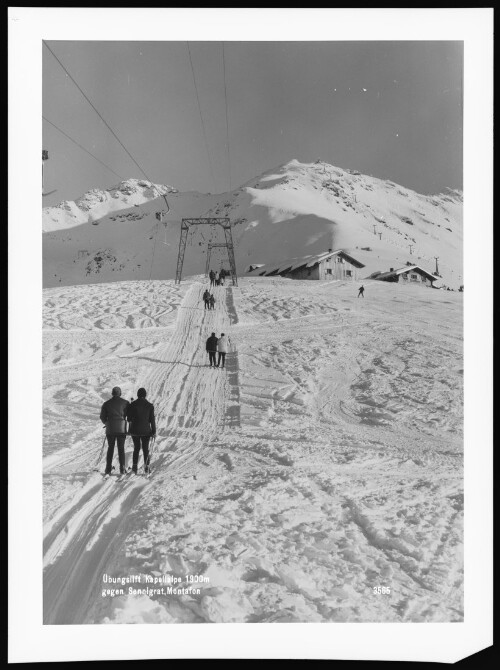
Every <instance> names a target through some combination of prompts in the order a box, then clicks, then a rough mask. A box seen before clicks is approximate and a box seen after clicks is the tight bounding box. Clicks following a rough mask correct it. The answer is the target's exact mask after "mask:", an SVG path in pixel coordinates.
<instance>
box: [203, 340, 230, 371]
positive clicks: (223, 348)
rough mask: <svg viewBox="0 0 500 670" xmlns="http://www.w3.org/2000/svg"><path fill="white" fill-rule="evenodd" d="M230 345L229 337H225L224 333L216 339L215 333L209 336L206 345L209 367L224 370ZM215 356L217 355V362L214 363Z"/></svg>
mask: <svg viewBox="0 0 500 670" xmlns="http://www.w3.org/2000/svg"><path fill="white" fill-rule="evenodd" d="M230 344H231V340H230V339H229V336H228V335H225V334H224V333H221V336H220V337H216V335H215V333H212V334H211V335H210V337H209V338H208V340H207V343H206V350H207V353H208V361H209V365H210V367H214V368H218V367H221V368H222V369H224V365H225V362H226V354H227V352H228V349H229V345H230ZM216 354H219V357H218V360H217V362H216V361H215V358H216Z"/></svg>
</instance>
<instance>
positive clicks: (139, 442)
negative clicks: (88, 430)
mask: <svg viewBox="0 0 500 670" xmlns="http://www.w3.org/2000/svg"><path fill="white" fill-rule="evenodd" d="M121 395H122V391H121V388H120V387H119V386H115V387H114V388H113V390H112V391H111V398H110V399H109V400H106V402H105V403H103V405H102V407H101V414H100V418H101V421H102V423H103V424H104V425H105V426H106V439H107V442H108V451H107V453H106V469H105V471H104V474H105V475H110V474H111V466H112V462H113V452H114V450H115V443H116V444H117V446H118V461H119V463H120V474H124V473H125V439H126V437H127V435H131V436H132V441H133V443H134V453H133V455H132V472H134V473H135V474H137V463H138V461H139V453H140V450H141V446H142V453H143V456H144V472H145V473H146V474H149V471H150V468H149V461H150V454H149V441H150V439H151V438H152V437H155V436H156V421H155V413H154V406H153V404H152V403H150V402H149V401H147V400H146V395H147V393H146V389H144V388H140V389H139V390H138V391H137V400H132V401H131V402H128V401H127V400H125V399H124V398H122V397H121ZM127 421H128V422H129V427H128V431H127Z"/></svg>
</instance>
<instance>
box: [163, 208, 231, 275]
mask: <svg viewBox="0 0 500 670" xmlns="http://www.w3.org/2000/svg"><path fill="white" fill-rule="evenodd" d="M199 225H208V226H213V225H219V226H222V229H223V230H224V235H225V239H226V242H225V243H224V244H222V245H220V246H223V247H226V248H227V255H228V257H229V267H230V270H231V278H232V280H233V286H238V278H237V276H236V261H235V259H234V245H233V236H232V233H231V221H230V220H229V218H228V217H220V218H218V217H209V218H206V217H201V218H196V219H182V223H181V236H180V239H179V253H178V255H177V270H176V273H175V283H176V284H180V283H181V278H182V266H183V264H184V255H185V253H186V243H187V238H188V233H189V228H190V226H199ZM210 246H212V247H213V246H218V245H215V244H209V247H210Z"/></svg>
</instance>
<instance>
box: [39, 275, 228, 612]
mask: <svg viewBox="0 0 500 670" xmlns="http://www.w3.org/2000/svg"><path fill="white" fill-rule="evenodd" d="M204 288H205V287H204V286H202V285H201V284H198V283H196V284H193V285H192V286H191V287H190V289H189V290H188V292H187V293H186V295H185V297H184V300H183V302H182V304H181V305H180V307H179V312H178V317H177V321H176V325H175V330H174V332H173V335H172V337H171V339H170V341H169V342H168V343H166V344H165V345H163V346H160V347H159V348H158V349H157V350H156V351H155V362H154V365H147V366H144V368H143V371H142V372H140V373H139V375H138V377H137V379H136V381H135V386H136V388H138V387H140V386H144V387H145V388H146V389H147V391H148V398H149V399H150V400H151V401H152V402H153V403H154V404H155V411H156V417H157V438H156V442H157V444H156V446H155V452H156V453H155V456H154V460H153V461H152V467H153V469H154V475H153V478H152V479H151V480H146V479H144V478H140V477H132V478H127V479H125V480H123V481H122V482H115V481H113V478H110V479H109V480H107V481H106V482H102V480H101V477H100V475H95V476H93V477H91V479H90V481H89V482H88V483H87V484H86V485H84V486H83V487H82V488H81V489H80V491H79V492H78V493H77V494H76V496H74V497H73V498H72V499H71V501H70V502H69V503H68V504H67V505H66V506H63V507H62V508H61V509H60V510H59V511H58V513H57V514H56V515H54V517H53V518H52V519H50V521H49V522H48V523H47V524H46V527H45V533H44V534H45V539H44V566H45V575H44V623H56V624H57V623H59V624H63V623H64V624H69V623H84V622H85V617H86V615H87V613H88V607H89V606H90V604H91V602H92V599H93V597H95V589H96V585H97V588H99V587H98V585H99V583H100V578H101V573H102V571H103V570H104V568H105V566H106V565H107V564H108V562H109V561H110V560H111V559H112V557H113V555H114V554H116V552H118V551H119V549H120V537H125V536H126V534H127V533H128V532H130V526H131V523H133V514H130V512H131V510H133V508H134V507H135V505H136V503H137V499H138V497H139V496H140V495H141V493H142V491H143V490H144V489H145V487H148V488H150V487H152V488H153V487H154V486H155V478H156V477H157V473H158V472H159V471H160V470H163V469H164V468H168V476H169V477H174V476H179V475H181V474H182V473H184V472H186V471H187V470H189V469H190V468H191V467H192V466H193V465H194V463H195V462H201V461H203V462H204V463H206V464H208V462H209V461H210V460H213V454H212V453H211V451H210V449H209V447H208V446H207V445H208V444H209V443H210V442H211V440H213V439H214V437H215V435H216V434H217V431H218V429H219V428H220V426H221V425H223V424H224V420H225V419H224V412H225V396H226V393H227V392H228V391H229V383H228V380H227V377H226V374H225V372H224V371H223V370H221V369H209V368H208V361H207V354H206V351H205V340H206V338H207V337H209V335H210V334H211V332H213V331H215V332H216V333H217V335H220V333H221V332H224V331H225V332H227V330H228V326H229V321H230V317H229V315H228V312H227V306H226V300H225V296H226V291H231V289H230V288H227V289H226V288H222V287H220V288H219V289H215V290H214V294H215V296H216V300H217V303H216V309H214V310H205V309H204V307H203V301H202V292H203V290H204ZM230 356H233V357H234V354H230ZM115 372H116V370H115ZM98 436H99V438H100V437H102V431H98V430H96V431H94V433H93V434H92V436H91V440H88V439H87V440H84V441H82V443H81V444H80V445H78V447H77V448H76V449H75V445H73V447H72V449H70V450H66V451H67V453H63V454H62V455H61V454H55V455H54V456H53V457H52V458H50V457H49V459H48V460H47V462H46V466H47V471H48V472H47V474H48V475H50V474H52V475H53V476H54V475H55V476H57V474H58V472H60V471H61V470H62V474H63V475H64V473H67V472H68V466H73V467H74V466H75V464H76V463H79V464H80V466H83V467H84V466H85V465H86V466H87V467H88V466H89V456H88V443H89V442H93V443H94V444H95V443H96V440H97V439H99V438H98ZM82 460H83V463H82ZM111 538H112V542H110V539H111ZM75 603H78V604H77V605H76V606H75Z"/></svg>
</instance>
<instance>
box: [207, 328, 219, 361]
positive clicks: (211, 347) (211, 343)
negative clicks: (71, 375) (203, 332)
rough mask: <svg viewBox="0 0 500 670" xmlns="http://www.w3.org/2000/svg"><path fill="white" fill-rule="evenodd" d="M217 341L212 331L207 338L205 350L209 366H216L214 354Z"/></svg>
mask: <svg viewBox="0 0 500 670" xmlns="http://www.w3.org/2000/svg"><path fill="white" fill-rule="evenodd" d="M217 342H218V339H217V337H216V336H215V333H212V334H211V335H210V337H209V338H208V340H207V344H206V350H207V351H208V360H209V363H210V367H212V366H213V367H214V368H215V367H216V362H215V354H216V353H217Z"/></svg>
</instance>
